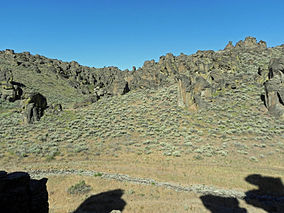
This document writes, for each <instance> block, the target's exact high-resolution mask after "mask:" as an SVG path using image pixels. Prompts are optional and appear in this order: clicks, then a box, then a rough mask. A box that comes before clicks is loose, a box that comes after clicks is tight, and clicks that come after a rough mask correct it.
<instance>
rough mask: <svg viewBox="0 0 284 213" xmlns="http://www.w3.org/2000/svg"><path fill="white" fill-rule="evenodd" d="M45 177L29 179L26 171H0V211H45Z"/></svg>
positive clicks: (46, 197)
mask: <svg viewBox="0 0 284 213" xmlns="http://www.w3.org/2000/svg"><path fill="white" fill-rule="evenodd" d="M46 182H47V179H46V178H43V179H41V180H34V179H31V178H30V176H29V174H28V173H25V172H13V173H9V174H8V173H7V172H4V171H1V172H0V211H1V212H5V213H39V212H41V213H47V212H48V208H49V207H48V206H49V205H48V193H47V190H46Z"/></svg>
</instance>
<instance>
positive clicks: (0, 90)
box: [0, 69, 23, 102]
mask: <svg viewBox="0 0 284 213" xmlns="http://www.w3.org/2000/svg"><path fill="white" fill-rule="evenodd" d="M20 85H21V84H19V83H17V82H14V81H13V73H12V71H11V70H9V69H2V70H0V98H1V99H2V100H7V101H10V102H14V101H16V100H19V99H20V98H21V95H22V94H23V90H22V89H21V87H20Z"/></svg>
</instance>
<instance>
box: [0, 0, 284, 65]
mask: <svg viewBox="0 0 284 213" xmlns="http://www.w3.org/2000/svg"><path fill="white" fill-rule="evenodd" d="M0 14H1V15H0V16H1V22H0V27H1V28H0V29H1V31H0V49H1V50H3V49H14V50H15V51H16V52H23V51H29V52H31V53H32V54H40V55H44V56H46V57H50V58H57V59H60V60H63V61H72V60H75V61H78V62H79V63H80V64H83V65H87V66H94V67H103V66H118V67H119V68H121V69H126V68H129V69H130V68H132V66H136V67H139V66H142V65H143V62H144V61H145V60H151V59H155V60H156V61H157V60H158V59H159V57H160V56H161V55H165V54H166V53H168V52H171V53H173V54H174V55H179V54H180V53H185V54H192V53H195V52H196V51H197V50H199V49H200V50H208V49H212V50H219V49H223V48H224V47H225V45H226V43H227V42H228V41H229V40H231V41H233V42H234V43H236V42H237V41H238V40H241V39H244V38H245V37H246V36H254V37H256V38H257V40H265V41H267V43H268V46H275V45H280V44H283V43H284V24H283V23H284V1H283V0H281V1H280V0H265V1H264V0H257V1H256V0H246V1H245V0H151V1H150V0H77V1H75V0H56V1H55V0H11V1H10V0H9V1H8V0H0Z"/></svg>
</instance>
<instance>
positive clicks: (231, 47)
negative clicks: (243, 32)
mask: <svg viewBox="0 0 284 213" xmlns="http://www.w3.org/2000/svg"><path fill="white" fill-rule="evenodd" d="M233 48H234V45H233V42H232V41H229V43H228V44H227V45H226V47H225V49H224V50H232V49H233Z"/></svg>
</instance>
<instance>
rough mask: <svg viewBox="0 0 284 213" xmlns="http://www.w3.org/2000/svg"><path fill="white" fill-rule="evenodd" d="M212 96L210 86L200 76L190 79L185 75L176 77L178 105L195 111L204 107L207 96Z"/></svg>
mask: <svg viewBox="0 0 284 213" xmlns="http://www.w3.org/2000/svg"><path fill="white" fill-rule="evenodd" d="M211 96H212V87H211V85H210V84H209V82H208V81H207V80H205V79H204V78H203V77H202V76H196V77H195V78H193V80H191V79H190V78H188V77H187V76H185V75H181V76H179V77H178V105H179V106H181V107H185V108H187V109H189V110H193V111H196V110H198V109H200V108H205V107H206V105H207V98H209V97H211Z"/></svg>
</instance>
